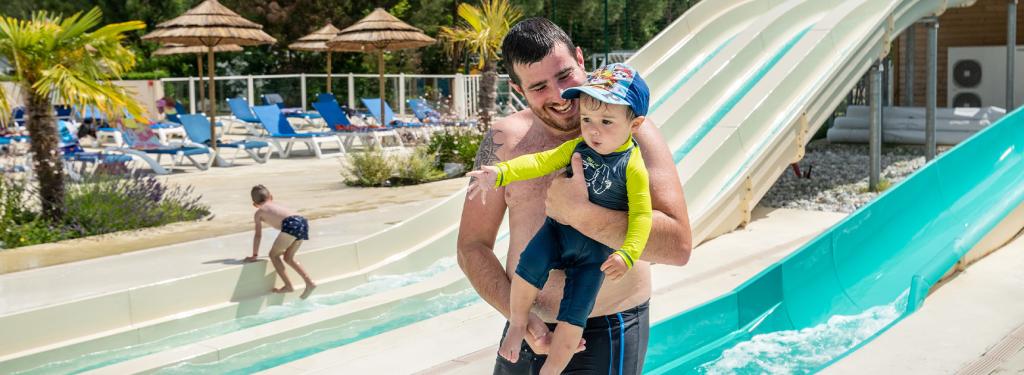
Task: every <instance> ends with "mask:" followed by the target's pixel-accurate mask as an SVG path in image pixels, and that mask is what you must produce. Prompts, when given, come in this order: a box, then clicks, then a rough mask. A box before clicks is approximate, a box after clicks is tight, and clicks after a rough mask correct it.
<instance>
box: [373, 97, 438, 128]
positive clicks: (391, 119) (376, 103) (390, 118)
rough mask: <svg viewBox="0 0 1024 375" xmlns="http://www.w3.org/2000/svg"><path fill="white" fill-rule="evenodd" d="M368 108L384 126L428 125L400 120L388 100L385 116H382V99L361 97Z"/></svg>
mask: <svg viewBox="0 0 1024 375" xmlns="http://www.w3.org/2000/svg"><path fill="white" fill-rule="evenodd" d="M360 100H361V101H362V102H363V105H364V106H366V109H368V110H369V111H370V115H371V116H373V118H374V119H375V120H377V123H378V124H381V125H383V126H391V127H396V128H419V127H423V126H426V125H425V124H423V123H420V122H406V121H399V120H397V119H396V118H395V111H393V110H391V106H390V105H388V102H384V116H383V117H381V113H380V99H378V98H362V99H360Z"/></svg>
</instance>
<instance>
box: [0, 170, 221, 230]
mask: <svg viewBox="0 0 1024 375" xmlns="http://www.w3.org/2000/svg"><path fill="white" fill-rule="evenodd" d="M199 199H200V197H199V196H195V195H194V194H193V191H192V188H191V187H189V188H168V187H167V186H165V185H163V184H161V183H160V182H159V181H158V180H157V179H156V178H154V177H131V178H116V177H113V176H96V177H91V178H89V179H88V180H86V181H84V182H82V183H79V184H70V185H68V186H67V192H66V196H65V204H66V205H65V215H64V221H63V222H60V223H51V222H48V221H45V220H44V219H42V218H41V217H40V216H39V215H38V213H36V212H34V211H32V208H34V207H38V204H36V203H35V202H37V201H38V195H36V194H34V193H32V192H30V191H27V190H26V189H25V185H24V184H23V183H22V182H19V181H15V180H12V179H5V178H2V177H0V248H14V247H21V246H28V245H35V244H40V243H47V242H54V241H60V240H64V239H69V238H78V237H84V236H91V235H96V234H103V233H110V232H116V231H122V230H131V229H139V228H147V227H153V226H158V225H164V224H169V223H173V222H178V221H186V220H196V219H199V218H202V217H204V216H207V215H209V214H210V210H209V207H207V206H206V205H203V204H201V203H199Z"/></svg>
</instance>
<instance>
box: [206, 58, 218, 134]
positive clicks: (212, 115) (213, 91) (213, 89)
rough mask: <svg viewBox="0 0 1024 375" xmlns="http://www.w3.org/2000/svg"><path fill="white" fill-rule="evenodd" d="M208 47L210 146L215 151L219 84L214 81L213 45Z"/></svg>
mask: <svg viewBox="0 0 1024 375" xmlns="http://www.w3.org/2000/svg"><path fill="white" fill-rule="evenodd" d="M208 48H209V49H208V50H207V52H206V65H207V66H206V68H207V69H209V71H210V80H209V81H206V83H207V86H209V87H210V96H209V99H210V100H209V102H210V107H209V108H210V113H209V116H210V147H212V148H213V149H214V151H216V150H217V122H216V121H215V119H216V117H217V116H216V113H215V112H217V106H216V98H217V88H216V87H217V85H215V84H214V81H213V67H214V65H213V46H209V47H208Z"/></svg>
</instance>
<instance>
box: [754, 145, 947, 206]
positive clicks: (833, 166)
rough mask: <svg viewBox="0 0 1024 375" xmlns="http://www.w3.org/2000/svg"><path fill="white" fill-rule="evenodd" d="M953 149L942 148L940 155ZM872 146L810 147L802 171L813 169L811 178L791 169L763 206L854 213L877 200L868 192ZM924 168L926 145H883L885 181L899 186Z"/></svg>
mask: <svg viewBox="0 0 1024 375" xmlns="http://www.w3.org/2000/svg"><path fill="white" fill-rule="evenodd" d="M947 149H949V147H948V146H939V152H943V151H945V150H947ZM868 162H869V158H868V145H867V144H832V143H829V142H828V141H826V140H818V141H813V142H811V143H810V144H808V145H807V153H806V155H805V156H804V159H803V160H801V161H800V163H799V165H800V170H801V172H806V171H807V170H808V169H810V170H811V172H810V178H797V177H796V176H795V174H794V173H793V170H792V169H791V168H787V169H786V170H785V171H784V172H783V173H782V175H781V176H780V177H779V179H778V181H776V182H775V185H774V186H772V188H771V189H770V190H768V193H767V194H765V196H764V198H763V199H762V200H761V205H763V206H767V207H774V208H794V209H801V210H813V211H831V212H846V213H849V212H853V211H855V210H856V209H858V208H860V207H861V206H864V205H865V204H867V203H868V202H870V201H871V200H873V199H875V197H877V196H878V194H879V193H871V192H868V191H867V190H868V189H867V188H868ZM922 166H924V147H923V146H883V147H882V181H883V187H884V186H885V183H886V182H888V183H889V184H890V186H894V185H896V184H897V183H898V182H900V181H902V180H903V179H904V178H906V177H907V176H909V175H910V174H911V173H913V172H914V171H916V170H917V169H918V168H921V167H922Z"/></svg>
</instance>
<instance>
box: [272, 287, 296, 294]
mask: <svg viewBox="0 0 1024 375" xmlns="http://www.w3.org/2000/svg"><path fill="white" fill-rule="evenodd" d="M271 291H272V292H274V293H289V292H294V291H295V288H292V287H290V286H282V287H280V288H274V289H271Z"/></svg>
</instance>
